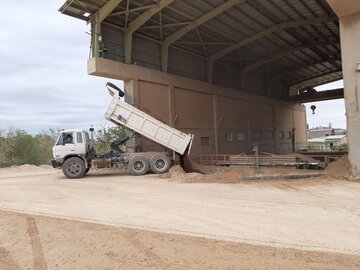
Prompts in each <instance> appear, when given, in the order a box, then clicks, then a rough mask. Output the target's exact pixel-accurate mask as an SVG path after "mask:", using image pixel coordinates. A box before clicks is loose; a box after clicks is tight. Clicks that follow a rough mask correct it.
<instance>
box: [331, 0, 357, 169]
mask: <svg viewBox="0 0 360 270" xmlns="http://www.w3.org/2000/svg"><path fill="white" fill-rule="evenodd" d="M327 1H328V3H329V4H330V6H331V7H332V8H333V9H334V11H335V12H336V14H337V15H338V16H339V22H340V38H341V58H342V70H343V77H344V99H345V108H346V120H347V130H348V133H347V136H348V144H349V160H350V163H351V165H352V172H353V174H355V175H359V174H360V143H359V134H360V104H359V96H360V49H359V48H360V1H354V0H342V1H339V0H327Z"/></svg>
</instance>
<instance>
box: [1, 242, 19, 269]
mask: <svg viewBox="0 0 360 270" xmlns="http://www.w3.org/2000/svg"><path fill="white" fill-rule="evenodd" d="M0 269H6V270H20V269H21V267H20V266H19V265H18V264H17V263H16V261H15V260H14V258H13V257H12V256H11V254H10V252H9V251H8V250H7V249H5V248H3V247H0Z"/></svg>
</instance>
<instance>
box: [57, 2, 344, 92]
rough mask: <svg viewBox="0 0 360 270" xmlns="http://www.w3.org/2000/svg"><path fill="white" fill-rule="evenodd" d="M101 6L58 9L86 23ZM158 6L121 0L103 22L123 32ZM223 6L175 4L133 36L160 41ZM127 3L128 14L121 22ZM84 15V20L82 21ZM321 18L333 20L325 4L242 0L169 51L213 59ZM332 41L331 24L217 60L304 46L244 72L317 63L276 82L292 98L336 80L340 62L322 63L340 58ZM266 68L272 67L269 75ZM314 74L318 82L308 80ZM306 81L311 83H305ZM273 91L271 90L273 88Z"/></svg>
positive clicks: (255, 57) (335, 29)
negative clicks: (276, 28)
mask: <svg viewBox="0 0 360 270" xmlns="http://www.w3.org/2000/svg"><path fill="white" fill-rule="evenodd" d="M106 2H107V1H106V0H98V1H95V0H67V1H66V2H65V3H64V4H63V6H62V7H61V8H60V9H59V10H60V11H61V12H62V13H64V14H67V15H70V16H73V17H76V18H79V19H82V20H89V18H90V16H91V15H93V14H95V13H96V11H97V10H98V9H99V8H101V7H102V6H103V5H104V4H105V3H106ZM158 2H159V0H129V1H122V3H121V4H120V5H119V6H118V7H117V8H116V10H115V11H113V14H115V15H111V16H109V17H108V18H107V19H106V22H107V23H109V24H113V25H115V26H117V27H120V28H124V27H125V26H126V25H125V24H126V23H129V22H131V21H133V20H134V19H135V18H137V17H138V16H139V15H140V14H142V13H143V12H144V11H145V10H136V9H137V8H139V7H144V6H148V5H153V4H156V3H158ZM224 2H225V0H197V1H193V0H175V1H174V2H172V3H171V4H170V5H169V6H167V7H165V8H164V9H163V10H162V11H161V21H162V30H160V15H159V14H156V15H154V16H153V17H152V18H151V19H150V20H149V21H148V22H146V23H145V24H144V25H143V27H141V28H140V29H138V30H137V31H136V32H135V35H137V34H139V35H141V36H142V37H145V38H146V37H148V38H149V39H152V40H154V39H155V40H158V42H161V37H162V38H163V39H164V38H166V37H167V36H169V35H171V34H172V33H174V32H176V31H177V30H179V29H180V28H181V27H183V26H184V25H185V23H187V22H192V21H194V20H196V19H197V18H200V17H201V16H203V15H205V14H207V13H208V12H210V11H211V10H213V9H215V8H216V7H218V6H219V5H221V4H223V3H224ZM127 3H128V4H129V8H128V9H129V11H130V12H129V14H128V16H127V17H126V14H125V11H126V10H127ZM88 14H89V16H86V15H88ZM325 15H328V16H335V14H334V13H333V12H332V10H331V8H330V7H329V6H328V4H327V3H326V1H325V0H268V1H263V0H247V1H245V3H242V2H239V3H238V4H236V5H234V6H233V7H231V8H230V9H228V10H226V11H224V12H223V13H222V14H220V15H218V16H216V17H214V18H212V19H211V20H209V21H207V22H206V23H204V24H202V25H199V26H198V27H197V30H193V31H190V32H189V33H187V34H186V35H184V36H183V37H182V38H180V39H178V40H177V41H176V42H175V44H173V46H176V47H178V48H181V49H183V50H187V51H189V52H192V53H196V54H198V55H201V56H203V57H207V56H208V55H209V54H214V53H216V52H218V51H219V50H222V49H224V48H226V47H228V46H230V45H231V44H234V43H237V42H239V41H241V40H244V39H246V38H248V37H251V36H253V35H255V34H257V33H259V32H261V31H264V30H266V29H269V28H270V27H272V26H274V25H277V24H279V23H286V22H292V21H297V20H303V19H308V18H314V17H320V16H325ZM160 31H162V32H160ZM334 40H336V41H339V25H338V22H337V21H336V20H334V21H331V22H327V23H320V24H316V25H304V26H300V27H297V28H292V29H286V30H284V31H281V32H279V33H276V34H273V35H271V36H264V37H263V38H261V39H258V40H255V41H254V42H252V43H250V44H248V45H246V46H245V47H244V48H243V50H244V51H246V52H247V53H248V55H251V56H252V57H251V58H252V59H250V57H248V59H247V58H244V56H243V55H241V54H240V53H239V50H234V51H231V52H230V53H228V54H226V55H225V56H223V57H222V58H220V59H218V60H217V61H220V62H222V63H225V64H227V65H230V66H233V67H234V68H239V66H240V65H241V66H242V67H244V65H245V67H246V66H249V65H252V64H254V63H256V62H257V61H259V60H261V59H267V58H271V57H272V56H274V55H276V54H277V53H279V52H282V51H287V50H291V49H292V48H294V47H297V46H299V45H301V44H304V47H303V48H302V49H299V50H296V51H294V52H293V53H290V54H288V55H285V56H283V57H280V58H279V59H275V60H274V61H270V62H267V63H265V64H263V65H261V66H259V67H257V68H256V69H254V70H250V71H249V72H267V73H268V77H270V78H271V77H272V76H273V75H275V74H279V72H280V71H281V70H283V71H284V72H287V71H288V70H289V69H295V68H296V67H298V66H304V65H306V64H307V63H314V62H316V61H317V60H319V63H318V64H314V65H313V66H309V67H308V68H307V69H304V70H299V71H296V72H294V73H292V74H289V75H287V76H284V77H282V78H279V80H278V82H277V83H281V84H282V85H287V86H288V87H289V88H290V90H291V92H292V93H295V92H298V91H301V89H304V88H307V87H312V86H314V85H317V84H318V83H322V82H327V81H332V80H335V79H341V78H342V73H341V62H340V61H330V62H326V59H327V58H334V57H337V58H340V57H341V53H340V46H339V44H335V43H334ZM314 42H317V43H318V44H319V45H318V46H308V47H307V46H306V44H309V43H314ZM329 42H330V43H331V44H330V45H329ZM206 53H207V55H206ZM268 65H271V66H276V67H274V68H271V69H270V71H269V68H268ZM262 70H263V71H262ZM332 70H335V71H336V72H334V73H333V74H329V71H332ZM321 74H324V76H321ZM314 75H319V76H320V77H319V78H313V77H314ZM307 78H310V79H311V80H309V81H307V80H306V79H307ZM274 85H276V84H274ZM274 91H277V90H276V87H275V88H274Z"/></svg>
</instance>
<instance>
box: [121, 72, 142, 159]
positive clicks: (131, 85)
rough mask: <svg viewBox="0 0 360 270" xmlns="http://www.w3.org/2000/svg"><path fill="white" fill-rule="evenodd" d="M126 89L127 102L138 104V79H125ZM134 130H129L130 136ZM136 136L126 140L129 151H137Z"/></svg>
mask: <svg viewBox="0 0 360 270" xmlns="http://www.w3.org/2000/svg"><path fill="white" fill-rule="evenodd" d="M124 88H125V89H124V90H125V102H127V103H129V104H131V105H134V106H138V104H136V103H137V101H138V100H139V99H138V97H139V92H138V91H139V83H138V80H135V79H134V80H126V81H124ZM131 134H132V132H127V133H126V135H127V136H130V135H131ZM135 147H136V138H132V139H130V140H128V141H127V142H126V148H127V151H128V152H130V153H132V152H135Z"/></svg>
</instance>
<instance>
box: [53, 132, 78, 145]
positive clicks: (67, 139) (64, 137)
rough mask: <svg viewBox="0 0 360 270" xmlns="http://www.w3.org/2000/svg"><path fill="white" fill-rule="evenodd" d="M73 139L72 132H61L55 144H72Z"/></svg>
mask: <svg viewBox="0 0 360 270" xmlns="http://www.w3.org/2000/svg"><path fill="white" fill-rule="evenodd" d="M73 143H74V139H73V135H72V133H61V134H60V137H59V139H58V141H57V143H56V145H64V144H73Z"/></svg>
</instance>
